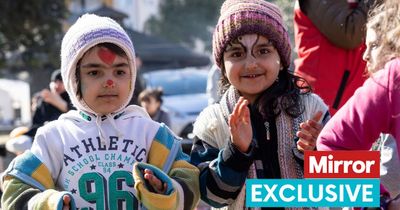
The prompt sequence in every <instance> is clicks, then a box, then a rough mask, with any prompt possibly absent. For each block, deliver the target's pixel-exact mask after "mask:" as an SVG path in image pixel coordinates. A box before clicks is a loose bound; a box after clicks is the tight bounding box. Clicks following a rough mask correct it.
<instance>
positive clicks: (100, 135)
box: [96, 115, 106, 145]
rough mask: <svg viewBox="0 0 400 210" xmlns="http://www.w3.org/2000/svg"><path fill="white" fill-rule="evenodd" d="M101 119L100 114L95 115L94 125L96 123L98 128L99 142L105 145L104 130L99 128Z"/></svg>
mask: <svg viewBox="0 0 400 210" xmlns="http://www.w3.org/2000/svg"><path fill="white" fill-rule="evenodd" d="M101 121H102V120H101V116H99V115H97V116H96V125H97V128H98V129H99V137H100V140H101V144H103V145H105V144H106V138H105V134H104V131H103V129H102V128H101Z"/></svg>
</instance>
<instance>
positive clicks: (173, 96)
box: [142, 68, 208, 152]
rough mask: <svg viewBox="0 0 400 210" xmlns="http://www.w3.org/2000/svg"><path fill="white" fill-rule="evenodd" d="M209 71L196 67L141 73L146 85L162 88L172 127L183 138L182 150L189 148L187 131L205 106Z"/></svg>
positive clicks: (190, 143) (191, 129)
mask: <svg viewBox="0 0 400 210" xmlns="http://www.w3.org/2000/svg"><path fill="white" fill-rule="evenodd" d="M207 74H208V70H206V69H199V68H184V69H168V70H157V71H151V72H146V73H143V75H142V76H143V79H144V83H145V88H158V87H161V88H162V89H163V92H164V95H163V105H162V106H163V108H164V109H166V110H167V111H168V112H169V114H170V118H171V126H170V128H171V130H172V131H173V132H174V133H175V134H176V135H178V136H180V137H182V138H183V149H184V151H185V152H188V151H190V148H191V146H192V141H191V140H190V138H189V137H190V134H191V133H192V131H193V123H194V121H195V120H196V118H197V116H198V115H199V113H200V112H201V111H202V110H203V109H204V108H205V107H206V106H207V103H208V97H207V95H206V86H207Z"/></svg>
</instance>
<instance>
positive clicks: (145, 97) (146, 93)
mask: <svg viewBox="0 0 400 210" xmlns="http://www.w3.org/2000/svg"><path fill="white" fill-rule="evenodd" d="M162 96H163V90H162V88H156V89H145V90H143V91H142V92H141V93H140V94H139V99H138V101H139V103H140V102H142V101H146V102H149V101H150V98H151V97H153V98H154V99H156V101H159V102H160V104H162V102H163V100H162Z"/></svg>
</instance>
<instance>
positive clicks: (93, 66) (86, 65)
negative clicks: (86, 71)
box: [81, 62, 129, 68]
mask: <svg viewBox="0 0 400 210" xmlns="http://www.w3.org/2000/svg"><path fill="white" fill-rule="evenodd" d="M127 66H129V65H128V63H126V62H122V63H116V64H113V65H112V67H113V68H118V67H127ZM81 68H106V66H105V65H103V64H100V63H87V64H84V65H81Z"/></svg>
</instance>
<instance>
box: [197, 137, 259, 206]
mask: <svg viewBox="0 0 400 210" xmlns="http://www.w3.org/2000/svg"><path fill="white" fill-rule="evenodd" d="M254 147H255V145H254V144H251V145H250V150H249V152H248V153H246V154H244V153H242V152H240V151H239V150H238V149H237V148H236V147H235V146H234V145H233V144H232V142H231V141H229V142H228V144H227V145H226V146H225V148H223V149H221V150H219V149H218V148H215V147H212V146H210V145H209V144H207V143H205V142H204V141H202V140H201V139H199V138H198V137H195V139H194V144H193V148H192V152H191V157H190V159H191V163H192V164H194V165H195V166H197V167H198V168H199V169H200V194H201V199H202V200H203V201H205V202H206V203H208V204H210V205H211V206H213V207H217V208H218V207H223V206H226V205H228V204H231V203H232V202H234V200H235V199H236V197H237V196H238V195H239V193H240V191H241V189H242V187H243V185H244V183H245V181H246V177H247V173H248V170H249V168H250V165H251V164H252V162H253V153H254V152H253V151H254Z"/></svg>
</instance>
